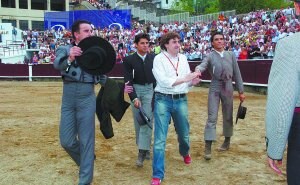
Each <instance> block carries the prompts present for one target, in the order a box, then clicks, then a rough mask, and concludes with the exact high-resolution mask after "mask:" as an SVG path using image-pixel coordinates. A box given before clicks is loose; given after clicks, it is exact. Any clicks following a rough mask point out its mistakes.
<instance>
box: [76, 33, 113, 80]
mask: <svg viewBox="0 0 300 185" xmlns="http://www.w3.org/2000/svg"><path fill="white" fill-rule="evenodd" d="M78 47H80V48H81V50H82V55H81V56H78V57H76V62H77V63H78V65H79V66H80V67H81V69H82V70H83V71H85V72H87V73H89V74H91V75H101V74H105V73H108V72H110V71H111V70H112V69H113V67H114V65H115V63H116V52H115V50H114V48H113V47H112V45H111V44H110V43H109V42H108V41H107V40H105V39H103V38H101V37H96V36H91V37H87V38H85V39H83V40H81V41H80V42H79V44H78Z"/></svg>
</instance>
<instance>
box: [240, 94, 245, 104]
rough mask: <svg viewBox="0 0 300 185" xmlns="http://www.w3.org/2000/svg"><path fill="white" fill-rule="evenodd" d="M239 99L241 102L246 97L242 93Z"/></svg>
mask: <svg viewBox="0 0 300 185" xmlns="http://www.w3.org/2000/svg"><path fill="white" fill-rule="evenodd" d="M239 98H240V101H241V102H243V101H244V100H245V98H246V96H245V95H244V93H240V94H239Z"/></svg>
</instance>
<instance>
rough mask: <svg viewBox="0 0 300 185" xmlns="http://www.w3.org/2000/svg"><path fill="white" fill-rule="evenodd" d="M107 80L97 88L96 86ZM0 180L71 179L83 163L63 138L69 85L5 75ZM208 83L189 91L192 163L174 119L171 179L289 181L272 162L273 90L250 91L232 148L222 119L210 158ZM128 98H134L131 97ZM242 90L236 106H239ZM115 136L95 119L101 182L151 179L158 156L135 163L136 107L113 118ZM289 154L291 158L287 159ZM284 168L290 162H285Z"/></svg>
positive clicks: (62, 183)
mask: <svg viewBox="0 0 300 185" xmlns="http://www.w3.org/2000/svg"><path fill="white" fill-rule="evenodd" d="M99 88H100V86H96V89H95V91H96V92H97V91H98V90H99ZM0 89H1V93H0V112H1V114H0V118H1V119H0V124H1V129H0V142H1V145H0V146H1V147H0V157H1V160H0V166H1V168H0V184H19V185H22V184H26V185H27V184H33V185H37V184H49V185H50V184H55V185H72V184H76V183H77V180H78V169H77V167H76V165H75V163H74V162H73V161H72V160H71V158H70V157H69V156H68V155H67V153H66V152H65V151H64V150H63V149H62V147H61V146H60V144H59V137H58V125H59V119H60V105H61V94H62V83H61V82H60V81H58V82H57V81H56V82H46V81H35V82H27V81H0ZM207 94H208V89H207V88H206V87H194V88H193V89H192V90H191V92H190V93H189V95H188V105H189V116H190V117H189V119H190V126H191V132H190V139H191V156H192V159H193V161H192V164H191V165H188V166H187V165H185V164H184V163H183V161H182V158H181V157H180V155H179V153H178V144H177V139H176V134H175V131H174V127H173V125H171V126H170V127H169V134H168V139H167V147H166V177H165V179H164V181H163V184H164V185H218V184H234V185H235V184H237V185H246V184H247V185H248V184H260V185H263V184H266V185H269V184H272V185H280V184H286V177H285V175H282V176H278V175H276V174H275V173H274V172H272V171H271V170H270V169H269V168H268V166H267V164H266V145H265V139H264V136H265V128H264V118H265V104H266V95H262V94H258V93H250V92H247V93H246V101H245V103H244V106H246V107H247V108H248V111H247V115H246V118H245V119H244V120H239V121H238V124H237V125H234V137H233V138H232V145H231V148H230V150H229V151H227V152H223V153H220V152H218V151H217V147H218V146H219V145H220V144H221V143H222V141H223V137H222V136H221V131H222V124H221V121H222V120H221V119H222V116H221V115H219V120H218V125H217V135H218V140H217V142H216V143H214V144H213V153H212V160H210V161H206V160H204V158H203V151H204V141H203V130H204V125H205V121H206V118H207ZM125 97H126V99H127V100H128V96H127V95H126V96H125ZM238 103H239V102H238V98H237V93H236V92H235V101H234V112H236V110H237V106H238ZM113 127H114V132H115V136H114V137H113V138H112V139H108V140H106V139H105V138H104V137H103V136H102V134H101V133H100V130H99V122H98V120H96V156H97V159H96V161H95V172H94V180H93V184H94V185H132V184H136V185H145V184H150V180H151V174H152V166H151V164H152V163H151V160H150V161H145V163H144V166H143V167H142V168H137V167H136V165H135V160H136V154H137V148H136V146H135V135H134V128H133V120H132V113H131V110H130V109H128V110H127V112H126V114H125V116H124V117H123V119H122V120H121V121H120V122H119V123H117V122H113ZM284 159H285V158H284ZM283 169H284V171H285V160H284V164H283Z"/></svg>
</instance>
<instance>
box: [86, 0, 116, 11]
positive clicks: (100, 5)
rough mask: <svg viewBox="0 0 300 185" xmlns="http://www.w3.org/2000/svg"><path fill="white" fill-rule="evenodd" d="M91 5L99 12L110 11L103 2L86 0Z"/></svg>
mask: <svg viewBox="0 0 300 185" xmlns="http://www.w3.org/2000/svg"><path fill="white" fill-rule="evenodd" d="M87 1H88V2H89V3H90V4H91V5H93V6H94V7H96V8H97V9H99V10H106V9H111V7H110V6H109V4H108V3H107V2H105V0H87Z"/></svg>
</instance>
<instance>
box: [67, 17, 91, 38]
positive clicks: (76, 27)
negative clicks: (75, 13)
mask: <svg viewBox="0 0 300 185" xmlns="http://www.w3.org/2000/svg"><path fill="white" fill-rule="evenodd" d="M81 24H89V25H91V24H92V23H91V22H90V21H87V20H77V21H75V22H74V23H73V24H72V36H73V38H74V39H75V36H74V33H75V32H79V29H80V25H81Z"/></svg>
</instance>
